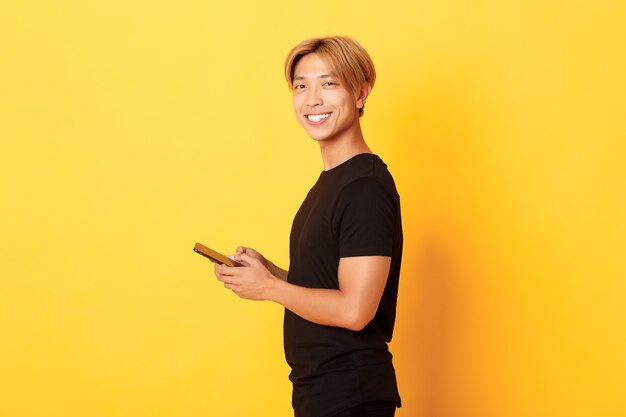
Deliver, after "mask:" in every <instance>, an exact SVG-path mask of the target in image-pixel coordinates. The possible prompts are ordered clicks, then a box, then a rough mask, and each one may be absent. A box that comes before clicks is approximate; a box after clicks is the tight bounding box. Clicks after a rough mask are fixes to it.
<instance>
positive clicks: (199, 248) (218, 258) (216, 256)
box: [193, 243, 243, 266]
mask: <svg viewBox="0 0 626 417" xmlns="http://www.w3.org/2000/svg"><path fill="white" fill-rule="evenodd" d="M193 251H194V252H196V253H199V254H200V255H202V256H204V257H206V258H209V260H210V261H211V262H215V263H217V264H220V265H226V266H243V264H240V263H239V262H237V261H233V260H232V259H230V258H229V257H228V256H226V255H222V254H221V253H219V252H216V251H214V250H213V249H210V248H207V247H206V246H204V245H203V244H202V243H196V246H194V247H193Z"/></svg>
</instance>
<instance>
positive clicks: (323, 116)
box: [306, 113, 330, 123]
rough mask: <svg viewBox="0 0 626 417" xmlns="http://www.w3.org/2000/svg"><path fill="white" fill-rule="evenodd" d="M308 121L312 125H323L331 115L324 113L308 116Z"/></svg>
mask: <svg viewBox="0 0 626 417" xmlns="http://www.w3.org/2000/svg"><path fill="white" fill-rule="evenodd" d="M306 117H307V119H309V122H311V123H322V122H323V121H324V120H326V119H328V118H329V117H330V113H322V114H307V116H306Z"/></svg>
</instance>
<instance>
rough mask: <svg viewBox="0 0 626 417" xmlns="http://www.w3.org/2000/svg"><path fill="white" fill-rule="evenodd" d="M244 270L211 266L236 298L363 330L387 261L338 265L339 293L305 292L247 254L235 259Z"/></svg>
mask: <svg viewBox="0 0 626 417" xmlns="http://www.w3.org/2000/svg"><path fill="white" fill-rule="evenodd" d="M238 259H240V260H242V261H244V262H246V263H247V264H248V266H246V267H239V268H229V267H227V266H223V265H216V266H215V275H216V276H217V278H218V280H220V281H222V282H223V283H224V286H225V287H226V288H228V289H231V290H233V292H235V293H236V294H237V295H238V296H239V297H241V298H248V299H252V300H271V301H275V302H277V303H278V304H281V305H283V306H284V307H285V308H287V309H289V310H291V311H292V312H293V313H295V314H297V315H299V316H300V317H302V318H304V319H306V320H309V321H311V322H314V323H317V324H322V325H327V326H337V327H343V328H346V329H350V330H355V331H358V330H361V329H363V328H364V327H365V326H366V325H367V324H368V323H369V322H370V321H371V320H372V318H373V317H374V315H375V314H376V310H377V309H378V303H379V302H380V298H381V296H382V293H383V290H384V288H385V284H386V282H387V275H388V274H389V267H390V264H391V258H390V257H387V256H358V257H349V258H341V259H340V261H339V270H338V275H339V289H336V290H334V289H333V290H330V289H321V288H305V287H300V286H297V285H294V284H290V283H288V282H286V281H283V280H281V279H280V278H278V277H276V276H275V275H273V274H272V273H271V272H270V270H268V269H267V268H266V267H265V266H264V265H263V263H262V262H261V261H260V260H258V259H256V258H252V257H251V256H249V255H247V254H245V253H244V254H242V255H240V256H238Z"/></svg>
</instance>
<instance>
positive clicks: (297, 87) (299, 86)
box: [293, 84, 304, 90]
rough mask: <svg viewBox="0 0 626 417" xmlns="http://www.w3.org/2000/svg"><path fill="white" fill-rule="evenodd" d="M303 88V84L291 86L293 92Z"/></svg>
mask: <svg viewBox="0 0 626 417" xmlns="http://www.w3.org/2000/svg"><path fill="white" fill-rule="evenodd" d="M303 88H304V84H296V85H294V86H293V89H294V90H301V89H303Z"/></svg>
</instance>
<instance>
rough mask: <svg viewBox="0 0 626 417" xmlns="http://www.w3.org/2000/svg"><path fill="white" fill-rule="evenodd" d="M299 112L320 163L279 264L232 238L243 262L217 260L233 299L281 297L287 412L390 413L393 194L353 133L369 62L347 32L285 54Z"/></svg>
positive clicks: (393, 398) (370, 80)
mask: <svg viewBox="0 0 626 417" xmlns="http://www.w3.org/2000/svg"><path fill="white" fill-rule="evenodd" d="M285 77H286V79H287V82H288V83H289V86H290V88H291V90H292V94H293V105H294V110H295V113H296V118H297V119H298V122H299V123H300V124H301V125H302V126H303V127H304V129H305V130H306V132H307V134H308V135H309V136H310V137H311V139H313V140H315V141H317V142H318V144H319V146H320V150H321V153H322V161H323V163H324V171H323V172H322V173H321V175H320V177H319V179H318V181H317V182H316V184H315V185H314V186H313V188H312V189H311V190H310V191H309V194H308V195H307V197H306V199H305V200H304V202H303V203H302V206H301V207H300V210H299V211H298V213H297V214H296V216H295V219H294V221H293V225H292V230H291V236H290V266H289V271H286V270H283V269H281V268H279V267H277V266H275V265H274V264H273V263H272V262H270V261H268V260H267V259H265V257H263V256H262V255H261V254H259V253H258V252H256V251H255V250H254V249H251V248H245V247H239V248H238V249H237V252H236V254H235V255H234V258H235V259H236V260H237V261H239V262H241V263H243V264H244V265H245V266H244V267H236V268H229V267H227V266H223V265H216V266H215V275H216V276H217V278H218V280H220V281H222V282H223V283H224V286H225V287H226V288H228V289H230V290H232V291H234V292H235V293H236V294H237V295H238V296H240V297H241V298H246V299H252V300H271V301H274V302H277V303H279V304H281V305H283V306H284V307H285V319H284V338H285V341H284V343H285V355H286V358H287V362H288V363H289V365H290V366H291V368H292V371H291V373H290V376H289V378H290V379H291V381H292V382H293V398H292V404H293V407H294V410H295V415H296V417H348V416H358V417H363V416H385V417H387V416H393V415H394V414H395V409H396V407H399V406H400V396H399V394H398V390H397V384H396V378H395V371H394V368H393V365H392V356H391V353H390V352H389V350H388V348H387V343H388V342H389V341H390V340H391V336H392V332H393V326H394V321H395V310H396V299H397V292H398V277H399V273H400V261H401V254H402V226H401V220H400V202H399V197H398V193H397V192H396V188H395V185H394V182H393V178H392V177H391V174H390V173H389V171H388V170H387V166H386V165H385V164H384V163H383V161H382V160H381V159H380V158H379V157H378V156H376V155H374V154H373V153H372V152H371V151H370V148H369V147H368V146H367V144H366V143H365V140H364V139H363V134H362V131H361V125H360V117H361V116H362V115H363V108H364V106H365V101H366V99H367V97H368V95H369V93H370V91H371V89H372V87H373V85H374V82H375V79H376V72H375V69H374V65H373V63H372V61H371V59H370V57H369V55H368V54H367V52H366V51H365V50H364V49H363V48H362V47H361V46H360V45H359V44H358V43H357V42H356V41H354V40H353V39H351V38H348V37H342V36H334V37H327V38H318V39H307V40H305V41H303V42H301V43H300V44H299V45H297V46H296V47H295V48H293V50H292V51H291V52H290V54H289V55H288V57H287V60H286V62H285Z"/></svg>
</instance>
